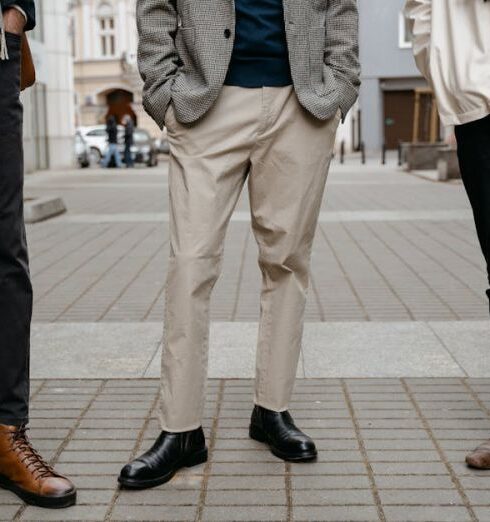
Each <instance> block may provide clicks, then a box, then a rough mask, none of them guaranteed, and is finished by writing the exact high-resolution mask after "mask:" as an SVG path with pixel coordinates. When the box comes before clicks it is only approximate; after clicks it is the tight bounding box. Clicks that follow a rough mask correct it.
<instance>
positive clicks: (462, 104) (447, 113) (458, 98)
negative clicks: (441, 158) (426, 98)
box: [405, 0, 490, 125]
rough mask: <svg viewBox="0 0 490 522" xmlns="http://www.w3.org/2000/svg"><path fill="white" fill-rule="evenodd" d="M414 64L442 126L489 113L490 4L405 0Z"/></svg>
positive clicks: (464, 0)
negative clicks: (424, 80)
mask: <svg viewBox="0 0 490 522" xmlns="http://www.w3.org/2000/svg"><path fill="white" fill-rule="evenodd" d="M405 14H406V16H407V18H408V19H409V21H410V22H411V27H412V32H413V51H414V55H415V60H416V62H417V66H418V68H419V69H420V71H421V72H422V74H423V75H424V76H425V77H426V78H427V80H428V81H429V82H430V83H431V85H432V87H433V89H434V91H435V93H436V97H437V101H438V106H439V112H440V115H441V119H442V122H443V123H444V124H445V125H460V124H464V123H469V122H471V121H475V120H478V119H481V118H484V117H485V116H487V115H488V114H490V2H484V0H407V2H406V7H405Z"/></svg>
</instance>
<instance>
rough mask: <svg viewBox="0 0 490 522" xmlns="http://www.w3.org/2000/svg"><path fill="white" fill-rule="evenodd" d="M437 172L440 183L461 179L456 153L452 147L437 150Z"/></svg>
mask: <svg viewBox="0 0 490 522" xmlns="http://www.w3.org/2000/svg"><path fill="white" fill-rule="evenodd" d="M437 171H438V172H439V180H441V181H448V180H450V179H459V178H461V171H460V170H459V161H458V151H457V150H456V149H454V148H452V147H441V148H440V149H439V158H438V160H437Z"/></svg>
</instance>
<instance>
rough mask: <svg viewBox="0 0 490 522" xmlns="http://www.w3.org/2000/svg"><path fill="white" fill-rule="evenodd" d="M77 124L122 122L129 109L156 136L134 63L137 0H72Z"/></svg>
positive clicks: (142, 125) (157, 131)
mask: <svg viewBox="0 0 490 522" xmlns="http://www.w3.org/2000/svg"><path fill="white" fill-rule="evenodd" d="M72 23H73V39H72V46H73V58H74V70H75V91H76V103H77V108H76V125H77V126H85V125H96V124H101V123H105V121H106V118H107V116H108V115H110V114H113V115H115V116H116V117H117V118H118V119H119V121H120V120H121V119H122V117H123V116H124V115H125V114H130V115H131V116H132V117H133V119H134V120H135V121H136V123H137V125H138V126H139V127H142V128H144V129H146V130H148V131H149V132H150V133H151V134H152V135H153V136H158V134H159V130H158V128H157V126H156V125H155V124H154V123H153V121H152V120H151V119H150V118H149V117H148V116H147V115H146V113H145V112H144V109H143V106H142V102H141V91H142V82H141V79H140V76H139V73H138V70H137V65H136V52H137V45H138V37H137V30H136V0H72Z"/></svg>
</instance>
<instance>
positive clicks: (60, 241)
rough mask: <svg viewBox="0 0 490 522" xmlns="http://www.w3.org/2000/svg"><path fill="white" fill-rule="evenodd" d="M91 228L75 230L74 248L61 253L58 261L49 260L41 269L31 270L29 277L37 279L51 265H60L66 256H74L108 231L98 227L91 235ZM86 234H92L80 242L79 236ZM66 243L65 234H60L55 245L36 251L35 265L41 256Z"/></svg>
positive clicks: (88, 226) (87, 226) (106, 228)
mask: <svg viewBox="0 0 490 522" xmlns="http://www.w3.org/2000/svg"><path fill="white" fill-rule="evenodd" d="M93 228H94V227H91V226H90V225H86V226H84V227H83V228H82V229H81V230H77V234H76V237H75V238H73V239H74V240H75V246H74V247H73V248H70V249H69V250H68V251H66V252H63V253H62V255H61V257H58V259H56V260H51V262H48V263H46V264H45V265H44V266H42V267H41V268H38V269H37V270H33V271H32V274H31V275H32V276H33V277H37V276H39V275H41V274H42V273H43V272H46V270H49V269H50V268H52V267H53V265H55V264H56V263H60V262H61V261H63V259H65V258H66V257H67V256H69V255H71V254H74V253H75V252H79V251H80V250H82V249H83V248H84V247H85V246H87V245H89V244H90V243H91V242H92V241H96V240H97V239H99V238H100V236H102V235H104V233H105V232H107V231H108V229H109V227H108V226H106V227H104V228H103V230H101V229H100V227H97V230H96V232H95V233H93V232H92V231H93ZM86 232H92V234H90V235H89V236H88V237H87V238H85V239H83V240H80V236H81V235H82V234H85V233H86ZM66 242H67V237H66V232H64V234H62V237H61V238H60V239H58V240H57V241H56V243H54V244H50V245H48V247H47V248H45V249H44V250H37V249H36V257H35V262H36V264H37V263H38V262H39V258H42V256H43V254H46V253H49V254H52V253H53V251H54V249H56V248H57V247H58V246H59V245H65V246H66ZM56 254H59V251H56Z"/></svg>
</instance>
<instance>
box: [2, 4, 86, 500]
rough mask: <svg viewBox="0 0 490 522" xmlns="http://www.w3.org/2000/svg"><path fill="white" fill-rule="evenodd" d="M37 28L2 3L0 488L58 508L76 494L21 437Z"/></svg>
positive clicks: (29, 15) (25, 416)
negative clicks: (30, 66) (25, 109)
mask: <svg viewBox="0 0 490 522" xmlns="http://www.w3.org/2000/svg"><path fill="white" fill-rule="evenodd" d="M34 25H35V8H34V1H33V0H13V1H12V0H0V158H1V165H0V487H2V488H5V489H8V490H10V491H12V492H13V493H15V494H16V495H17V496H18V497H20V498H21V499H22V500H23V501H25V502H27V503H28V504H33V505H36V506H41V507H49V508H60V507H68V506H71V505H73V504H75V502H76V490H75V487H74V486H73V484H72V483H71V482H70V481H69V480H68V479H66V478H64V477H62V476H61V475H59V474H58V473H56V472H55V471H54V470H53V469H52V468H51V467H50V466H49V465H48V464H47V463H46V462H45V461H44V460H43V459H42V457H41V456H40V455H39V454H38V453H37V452H36V451H35V450H34V449H33V447H32V445H31V443H30V441H29V439H28V437H27V434H26V431H27V427H26V426H27V424H28V421H29V353H30V325H31V315H32V286H31V281H30V276H29V262H28V255H27V244H26V235H25V228H24V215H23V170H24V166H23V150H22V120H23V113H22V105H21V103H20V101H19V91H20V84H21V70H20V69H21V56H22V54H23V53H25V52H26V47H25V43H23V38H24V31H27V30H30V29H32V28H33V27H34ZM24 72H25V71H24Z"/></svg>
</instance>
